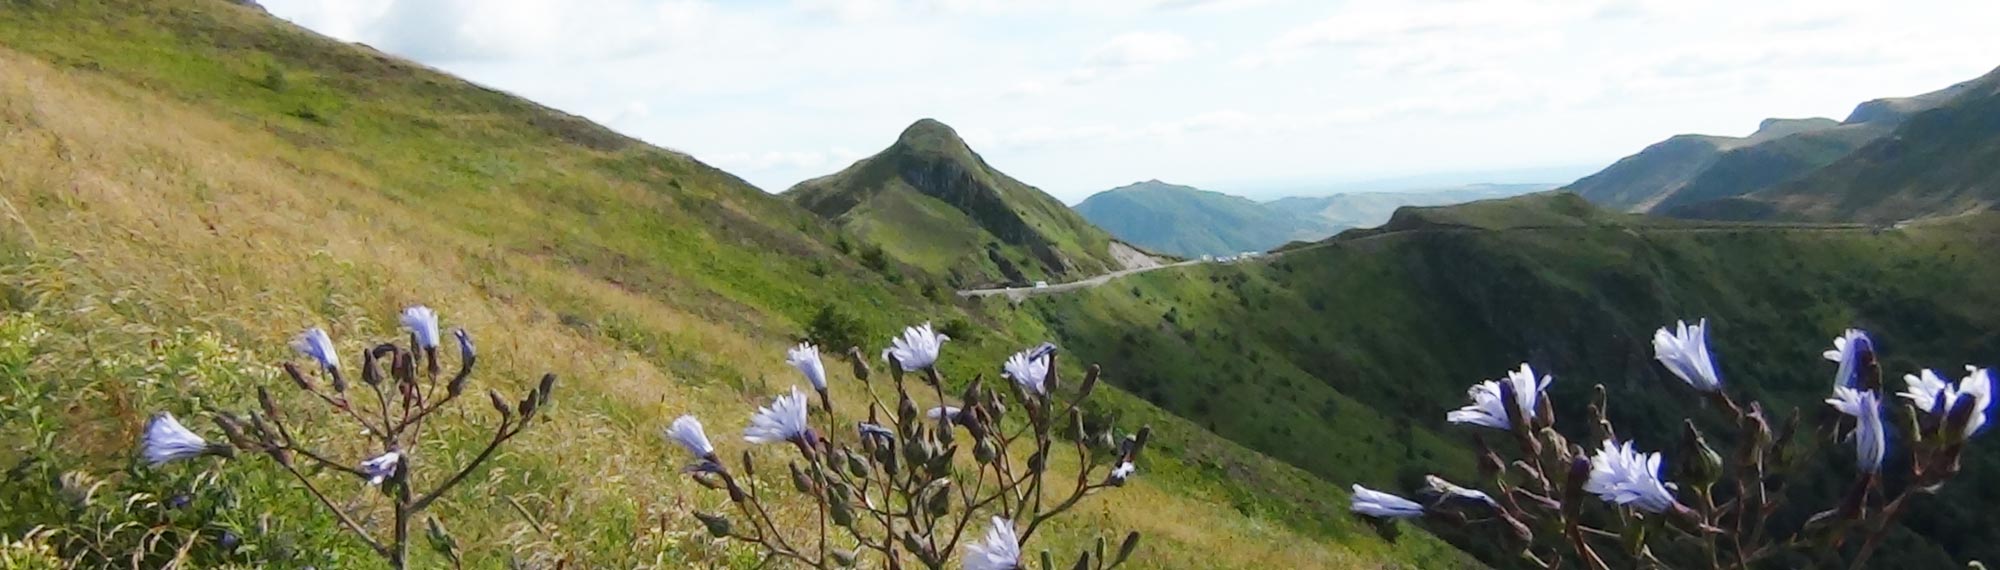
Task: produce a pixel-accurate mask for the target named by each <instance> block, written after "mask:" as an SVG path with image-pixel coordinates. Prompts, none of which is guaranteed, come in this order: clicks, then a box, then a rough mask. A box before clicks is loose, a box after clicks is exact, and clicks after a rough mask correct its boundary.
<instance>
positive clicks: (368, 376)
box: [361, 345, 395, 386]
mask: <svg viewBox="0 0 2000 570" xmlns="http://www.w3.org/2000/svg"><path fill="white" fill-rule="evenodd" d="M383 346H388V347H389V350H391V351H394V350H395V346H394V345H383ZM379 350H381V348H380V347H377V348H376V349H375V350H363V351H361V382H362V383H363V384H367V385H369V386H374V385H378V384H381V383H382V368H381V366H379V365H377V364H376V363H375V353H376V351H379Z"/></svg>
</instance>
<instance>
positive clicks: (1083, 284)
mask: <svg viewBox="0 0 2000 570" xmlns="http://www.w3.org/2000/svg"><path fill="white" fill-rule="evenodd" d="M1902 225H1904V224H1899V225H1898V226H1899V229H1900V226H1902ZM1595 229H1598V228H1594V227H1590V226H1517V227H1511V228H1498V229H1487V228H1473V227H1435V226H1433V227H1426V228H1421V229H1412V230H1396V231H1388V232H1382V233H1378V234H1374V235H1368V236H1362V237H1357V238H1350V239H1345V240H1342V239H1327V240H1323V241H1320V242H1318V243H1314V244H1311V245H1307V246H1303V247H1298V248H1293V249H1289V250H1284V251H1274V252H1270V253H1266V254H1264V255H1261V256H1258V257H1256V258H1253V259H1249V260H1240V261H1232V262H1228V263H1253V262H1262V261H1268V260H1270V259H1271V258H1275V257H1279V256H1282V255H1285V254H1289V253H1296V252H1301V251H1309V250H1314V249H1319V248H1322V247H1331V246H1335V245H1340V244H1343V243H1355V242H1361V241H1372V240H1376V239H1382V238H1388V237H1392V236H1401V235H1408V234H1412V233H1457V232H1464V233H1474V232H1507V231H1576V230H1595ZM1753 229H1754V230H1777V231H1794V232H1857V231H1880V230H1881V229H1882V228H1880V227H1874V226H1866V225H1861V224H1804V223H1798V224H1793V223H1769V224H1756V223H1742V224H1718V225H1712V226H1708V225H1696V226H1687V227H1653V228H1636V229H1628V231H1637V230H1644V231H1646V232H1663V233H1709V232H1737V231H1744V230H1753ZM1197 263H1224V262H1220V261H1201V260H1198V259H1197V260H1188V261H1182V262H1179V263H1169V264H1166V265H1156V266H1153V267H1141V268H1138V269H1126V270H1123V271H1113V272H1111V273H1106V274H1103V275H1099V276H1096V277H1091V278H1089V279H1084V280H1081V281H1071V282H1068V283H1050V284H1049V286H1047V287H1002V288H998V289H966V290H962V291H959V292H958V296H960V297H990V296H993V295H1006V296H1007V299H1008V300H1010V301H1014V302H1020V301H1022V300H1024V299H1027V298H1028V297H1034V296H1039V295H1054V294H1057V293H1066V292H1070V291H1079V290H1083V289H1089V288H1091V287H1096V286H1098V285H1103V284H1105V283H1108V282H1110V281H1111V280H1112V279H1117V278H1119V277H1124V276H1126V275H1135V274H1139V273H1145V272H1147V271H1155V270H1160V269H1167V268H1170V267H1185V266H1189V265H1194V264H1197Z"/></svg>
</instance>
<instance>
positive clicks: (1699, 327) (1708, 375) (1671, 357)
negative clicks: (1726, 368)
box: [1653, 319, 1722, 392]
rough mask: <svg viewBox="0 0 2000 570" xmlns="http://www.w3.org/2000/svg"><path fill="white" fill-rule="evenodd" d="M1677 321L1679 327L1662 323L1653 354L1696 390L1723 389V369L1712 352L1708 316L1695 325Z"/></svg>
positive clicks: (1656, 332) (1655, 335)
mask: <svg viewBox="0 0 2000 570" xmlns="http://www.w3.org/2000/svg"><path fill="white" fill-rule="evenodd" d="M1674 324H1675V326H1676V327H1677V328H1678V330H1675V331H1672V332H1669V330H1668V329H1667V328H1666V327H1660V330H1658V331H1655V332H1654V333H1653V357H1654V358H1657V359H1659V361H1660V364H1663V365H1666V367H1667V371H1668V372H1672V373H1674V376H1679V377H1680V379H1681V381H1683V382H1687V383H1688V385H1689V386H1693V387H1694V389H1695V390H1699V391H1702V392H1715V391H1716V390H1720V389H1722V373H1721V372H1719V371H1717V370H1716V368H1715V358H1714V357H1713V356H1711V355H1710V354H1709V352H1708V319H1702V320H1700V321H1697V322H1695V325H1694V326H1688V324H1687V322H1686V321H1677V322H1675V323H1674Z"/></svg>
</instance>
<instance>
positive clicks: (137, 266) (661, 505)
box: [0, 48, 1435, 568]
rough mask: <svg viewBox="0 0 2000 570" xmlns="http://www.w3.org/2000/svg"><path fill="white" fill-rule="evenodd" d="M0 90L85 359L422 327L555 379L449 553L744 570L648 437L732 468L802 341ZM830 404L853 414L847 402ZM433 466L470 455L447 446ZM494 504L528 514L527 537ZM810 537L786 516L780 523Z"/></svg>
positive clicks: (15, 84)
mask: <svg viewBox="0 0 2000 570" xmlns="http://www.w3.org/2000/svg"><path fill="white" fill-rule="evenodd" d="M0 77H5V78H6V80H5V81H0V127H4V130H0V200H4V203H0V219H4V220H6V222H5V224H4V228H5V229H4V230H0V238H4V240H0V244H7V246H9V247H18V248H22V249H26V250H28V251H25V252H16V253H19V254H21V255H20V256H19V257H20V258H22V259H27V260H29V261H27V262H24V264H23V265H21V266H20V267H16V268H15V274H16V275H21V276H25V277H27V278H31V279H32V280H33V281H34V282H33V283H29V284H20V285H23V286H24V287H32V288H33V289H34V290H35V291H37V292H39V293H42V294H45V296H46V297H45V300H44V301H43V302H44V303H45V304H44V305H42V306H39V307H36V310H38V311H51V312H56V313H60V314H61V315H62V317H63V318H64V319H66V320H67V321H68V322H71V323H92V324H94V325H95V326H98V327H102V328H103V329H106V330H116V331H120V332H118V333H116V334H106V335H105V336H104V338H106V339H109V340H122V342H123V343H124V344H123V345H118V346H110V347H91V350H92V351H93V352H91V353H89V354H101V353H100V352H96V351H116V350H140V349H141V348H142V347H143V345H144V344H145V343H146V342H147V341H146V340H145V339H147V338H149V337H150V336H153V335H158V334H161V333H162V331H166V330H169V329H171V328H173V327H182V326H185V327H189V328H192V329H195V330H199V331H207V332H213V333H214V334H216V335H219V337H220V338H221V339H223V340H224V341H225V342H227V343H230V344H232V345H234V346H236V347H238V348H241V349H242V350H245V351H248V352H249V354H251V355H253V358H254V359H255V360H257V361H260V362H273V361H275V360H277V359H280V358H284V357H286V355H285V354H284V349H283V343H284V341H285V340H287V339H289V338H290V336H291V335H292V334H295V332H296V331H298V330H299V329H301V328H303V327H306V326H310V325H323V326H327V327H328V328H329V330H330V331H331V332H332V333H333V334H334V336H335V337H336V339H337V340H339V341H342V342H343V344H342V346H343V347H346V348H348V349H350V350H354V349H358V347H359V345H360V343H361V342H362V341H363V340H365V339H378V338H382V337H385V336H387V335H391V334H394V328H393V327H394V322H393V319H392V318H391V315H393V311H394V310H396V309H397V308H399V307H401V306H404V305H406V304H410V303H416V302H423V303H427V304H430V305H431V306H433V307H436V308H438V309H439V310H440V312H441V313H442V314H443V315H444V317H445V319H446V321H447V324H448V325H449V326H463V327H465V328H467V329H469V330H471V331H473V333H474V335H475V336H476V338H477V339H478V340H479V342H480V345H481V352H482V360H481V364H482V367H483V371H482V372H481V373H480V374H477V375H475V383H478V384H480V385H476V386H475V387H474V389H475V390H482V389H484V388H487V387H493V388H497V389H500V390H502V391H503V392H507V393H513V394H518V393H520V392H521V391H522V390H524V389H525V388H526V387H527V386H528V385H529V383H530V382H531V381H532V380H533V379H534V378H535V377H536V376H538V375H539V374H540V373H542V372H544V371H551V372H555V373H557V374H558V375H560V376H561V378H562V379H563V380H562V382H561V384H560V387H559V389H558V396H557V399H558V401H559V402H561V403H560V404H559V407H558V408H557V410H556V412H555V413H554V414H552V415H551V416H550V417H551V418H553V420H552V421H551V422H550V423H548V424H545V425H540V426H536V427H535V428H533V429H531V430H529V431H528V432H527V434H526V435H525V436H524V437H523V438H522V439H521V440H518V443H517V444H515V445H514V446H512V447H511V448H510V451H508V452H507V453H506V454H505V455H503V456H502V457H500V459H499V460H498V462H497V466H496V468H495V469H494V470H493V471H492V472H491V474H490V475H488V476H486V477H484V478H482V479H481V480H479V481H478V482H477V483H476V484H473V485H469V486H468V487H467V488H466V490H464V491H461V492H459V493H457V494H456V496H454V497H452V499H451V500H449V501H447V504H446V505H445V506H444V507H443V508H444V509H445V514H446V515H447V516H448V517H450V519H449V520H452V521H453V522H454V523H455V525H456V526H455V528H454V530H455V531H456V532H457V533H459V535H460V539H461V540H462V541H464V542H466V543H468V544H471V545H474V546H473V548H474V551H473V558H472V560H473V562H475V563H476V565H477V566H480V567H492V566H498V565H500V564H501V562H502V560H504V556H505V555H507V554H509V553H514V554H518V555H520V556H522V557H523V558H527V559H540V560H552V559H557V558H566V559H570V560H572V561H574V562H576V563H578V564H580V565H581V566H583V567H633V566H649V565H657V566H670V567H671V566H678V565H682V564H690V563H699V564H730V563H732V562H731V561H734V562H733V563H741V562H744V561H746V560H748V559H747V558H744V557H743V556H741V552H740V550H738V551H737V552H738V554H737V555H734V556H732V555H730V554H729V549H727V548H718V547H716V546H714V545H711V544H709V542H708V541H707V540H706V539H704V538H700V533H699V532H698V528H699V527H698V526H697V525H695V524H693V521H692V519H691V518H690V517H688V516H687V513H688V511H690V510H692V509H696V508H715V507H716V506H717V502H718V501H719V500H720V497H717V496H716V495H714V494H713V493H711V492H707V491H705V490H703V489H700V488H699V487H697V486H695V485H692V484H691V483H689V482H688V481H687V480H686V479H685V478H683V477H680V476H678V475H677V473H676V469H675V468H676V466H677V465H679V463H680V461H681V458H679V457H676V456H675V455H673V453H672V451H671V450H669V449H668V447H667V446H666V445H665V444H664V443H662V442H661V441H660V439H659V437H658V435H657V434H658V430H659V428H660V427H662V426H663V425H664V424H665V423H666V422H667V421H668V420H670V419H671V418H672V417H673V416H674V415H677V414H679V413H683V412H688V411H693V412H696V413H699V414H701V415H702V416H703V418H704V419H705V420H706V421H708V423H709V426H710V430H711V434H712V435H713V436H714V437H716V439H717V440H718V442H722V445H723V446H724V447H725V448H727V449H738V448H740V446H741V445H742V444H741V443H740V441H739V440H738V438H735V437H733V436H731V435H730V434H735V433H738V432H739V430H740V429H741V427H742V424H743V423H744V421H745V419H746V417H747V415H748V412H749V411H750V409H751V404H753V403H754V402H756V401H758V400H760V399H761V398H762V397H763V396H762V394H764V393H765V390H763V389H762V387H764V386H770V387H782V386H784V385H786V384H789V383H791V382H792V381H793V380H792V379H793V375H792V373H791V371H790V370H789V369H788V368H786V367H785V366H784V364H783V362H782V347H783V346H784V345H785V344H786V343H787V342H788V341H789V340H790V339H789V338H787V336H786V331H790V330H795V327H796V325H794V324H793V323H789V322H785V321H784V320H783V319H782V318H781V317H776V316H771V315H764V314H756V313H749V314H743V313H742V312H741V311H740V310H737V309H733V308H730V307H727V306H724V307H720V308H711V307H707V306H702V305H699V304H692V303H690V302H688V301H686V300H681V299H671V298H662V296H661V295H659V294H658V293H657V290H653V291H638V290H634V289H632V288H628V287H624V286H621V285H619V284H616V283H612V282H608V281H607V280H605V279H603V278H601V277H599V276H597V275H594V274H592V273H591V272H590V271H588V270H587V269H584V268H579V267H578V266H577V265H576V264H574V263H571V262H569V261H568V260H566V259H564V258H563V257H562V256H560V255H535V254H533V253H532V252H524V251H521V249H519V248H518V247H515V246H514V245H513V244H506V245H503V244H499V243H496V241H495V239H494V238H493V237H490V236H492V235H495V234H507V235H511V234H516V233H526V232H537V231H541V230H540V229H538V228H536V227H534V222H533V221H534V220H536V219H537V213H538V212H540V210H541V208H542V207H543V205H542V204H538V203H537V202H536V200H537V199H538V198H537V197H535V196H527V195H522V194H507V193H490V194H487V195H485V197H484V198H482V200H485V202H484V203H481V204H466V203H458V202H435V203H411V199H410V198H409V196H408V195H406V194H393V193H386V192H383V191H381V187H382V186H383V185H385V184H391V183H393V182H391V181H384V180H380V179H378V178H377V176H376V174H375V171H374V170H373V169H372V168H371V166H370V165H368V164H363V163H360V162H357V161H356V160H354V158H353V157H352V156H351V155H347V154H342V153H336V152H324V151H322V150H321V149H318V148H315V147H313V146H311V145H300V144H298V143H297V141H296V140H293V139H291V138H287V135H286V134H284V133H285V132H286V131H285V129H283V128H280V127H278V126H273V125H271V124H269V123H266V122H264V121H263V120H262V119H259V118H256V117H252V116H232V115H230V114H226V113H221V114H219V113H216V112H215V110H214V109H213V108H212V107H205V106H202V105H199V104H193V103H189V102H186V101H182V100H177V99H173V98H169V97H164V96H161V95H159V94H157V93H154V92H152V91H149V90H147V89H144V88H142V87H139V86H135V85H133V84H130V83H126V82H122V81H119V80H116V79H113V78H108V77H104V76H99V75H94V74H91V73H88V72H85V71H78V70H74V69H59V68H58V67H56V66H52V65H50V64H49V63H46V62H44V61H42V60H39V59H37V58H35V57H32V56H29V55H25V54H23V53H20V52H17V51H13V50H8V49H4V48H0ZM419 158H420V157H419ZM557 160H561V161H570V160H574V159H573V158H567V157H564V158H559V159H557ZM603 191H605V192H609V193H611V194H610V195H613V196H623V197H624V198H625V199H628V200H631V201H634V202H644V201H649V200H658V199H660V198H659V197H658V196H657V195H654V194H649V193H648V191H647V190H645V189H643V188H641V187H640V186H638V185H636V184H625V185H618V184H610V185H608V186H607V187H606V188H604V189H603ZM461 207H472V208H478V209H480V210H483V211H488V212H495V213H496V214H495V215H493V216H492V217H491V220H490V222H491V225H489V226H485V227H484V228H483V231H482V232H474V231H470V230H468V229H466V228H465V227H464V226H460V225H448V224H440V223H433V220H432V217H431V216H432V214H431V212H433V211H435V210H439V209H448V208H461ZM500 212H507V213H510V214H511V215H499V214H498V213H500ZM661 278H662V279H665V280H668V281H674V280H675V279H676V278H675V277H673V276H661ZM672 287H673V289H670V290H681V289H680V288H686V289H687V290H694V289H698V286H696V285H691V284H685V283H678V282H676V284H675V285H672ZM716 311H721V313H717V312H716ZM568 312H579V313H586V314H592V315H615V316H617V317H618V318H621V319H626V320H630V321H632V322H635V323H639V324H640V325H642V326H643V328H644V329H645V330H646V331H650V332H653V333H654V334H656V335H657V336H653V337H650V341H651V342H653V343H656V344H657V345H658V346H657V347H648V348H658V349H660V350H671V351H672V352H673V353H675V354H684V355H693V356H690V357H688V358H690V359H692V360H693V361H694V362H696V363H697V364H703V363H707V364H713V363H727V364H728V365H729V366H730V367H731V368H730V369H731V370H736V371H739V372H741V373H742V375H743V376H744V377H743V378H741V379H740V380H741V381H742V382H741V384H740V385H739V384H736V383H734V381H735V380H737V379H730V378H715V377H705V376H704V375H702V374H699V373H690V372H686V371H677V370H676V369H675V368H674V367H669V366H663V365H662V362H661V361H662V360H663V359H662V358H660V357H653V356H648V355H646V354H641V353H639V352H635V351H634V350H633V349H632V347H627V346H620V345H619V344H618V343H616V342H613V341H612V340H610V339H607V338H606V336H605V335H603V334H591V333H590V332H589V331H588V330H587V329H586V328H581V327H578V326H573V325H571V324H565V322H564V315H565V314H566V313H568ZM718 314H720V315H721V317H720V318H719V317H718ZM68 356H69V357H72V358H79V359H83V358H90V357H91V356H86V355H84V354H70V355H68ZM836 368H838V367H836ZM690 369H691V370H696V371H699V370H704V369H706V368H702V367H700V366H693V367H690ZM836 376H839V377H844V376H845V375H844V374H837V375H836ZM168 380H169V381H171V380H172V379H168ZM104 390H105V391H106V393H109V394H113V395H116V394H122V393H125V392H126V391H128V390H136V389H128V388H124V387H119V386H110V387H106V388H105V389H104ZM237 397H238V398H240V395H239V396H237ZM837 397H840V398H843V399H844V400H846V401H859V393H858V392H856V391H854V389H853V388H851V387H849V388H845V389H843V391H842V392H841V393H840V394H839V395H838V396H837ZM292 401H293V403H295V404H296V403H300V400H298V399H292ZM468 408H469V410H470V413H469V414H468V415H467V416H466V419H464V420H458V422H459V424H460V427H463V428H465V429H469V430H473V431H475V432H476V431H477V429H478V428H477V427H476V426H482V425H487V420H486V419H484V418H481V417H479V413H481V412H484V409H483V406H468ZM70 413H71V415H72V420H73V421H74V422H75V423H76V425H77V426H79V428H80V429H77V430H74V431H72V432H69V433H66V434H64V435H63V436H62V437H61V441H60V445H62V446H64V447H65V448H67V449H75V450H78V451H79V452H80V453H85V454H89V455H92V456H96V457H101V458H104V460H105V462H116V461H121V459H119V458H122V457H124V455H123V454H125V453H128V452H127V451H125V450H124V449H122V444H123V442H125V441H128V440H129V439H130V437H131V434H133V433H136V431H137V428H138V426H139V424H140V422H141V421H142V420H143V414H144V413H145V410H141V409H136V408H123V409H100V410H73V411H71V412H70ZM320 435H322V436H325V435H326V434H325V433H323V432H322V433H321V434H320ZM431 452H432V453H436V454H438V455H440V456H442V455H451V454H463V453H464V451H463V450H462V449H459V448H456V447H451V446H441V447H439V448H438V449H435V450H431ZM239 461H240V462H243V463H254V462H255V461H258V460H248V459H245V460H239ZM230 468H231V469H259V468H260V467H258V466H256V465H251V464H245V465H235V466H232V467H230ZM1058 468H1059V469H1060V468H1062V467H1061V466H1058ZM354 495H355V496H361V495H362V494H360V493H354ZM503 495H504V496H507V497H513V498H515V499H517V500H521V501H522V502H523V504H524V505H526V506H528V507H530V508H532V509H534V510H536V511H537V512H535V513H534V515H535V516H536V517H538V518H539V519H540V520H538V521H537V522H538V523H540V526H541V527H542V529H541V530H539V531H538V530H536V529H535V528H533V525H530V524H528V523H527V522H526V521H524V520H523V518H522V517H520V516H518V515H517V514H516V513H514V512H513V510H512V508H511V507H508V506H506V504H505V503H504V501H502V496H503ZM1329 499H1330V500H1339V499H1332V498H1329ZM799 506H803V505H799ZM282 514H284V515H287V516H296V517H310V516H319V515H317V514H312V513H307V512H289V513H282ZM809 514H810V513H807V512H805V511H803V510H791V511H788V512H786V513H784V515H783V518H786V519H791V520H800V519H802V518H803V517H806V516H808V515H809ZM615 521H623V522H622V523H618V524H613V523H614V522H615ZM611 527H615V528H611ZM1100 527H1103V528H1109V529H1112V530H1111V531H1109V532H1107V534H1109V533H1111V532H1122V529H1136V530H1140V531H1142V532H1144V533H1145V534H1146V536H1147V539H1146V543H1145V547H1144V548H1142V550H1141V552H1140V554H1139V556H1138V559H1137V564H1136V566H1137V567H1141V568H1170V567H1171V568H1210V567H1215V568H1248V567H1280V568H1337V567H1350V566H1373V565H1377V564H1381V563H1382V560H1384V556H1387V554H1386V553H1387V552H1388V549H1389V547H1387V546H1384V545H1381V543H1379V542H1371V540H1372V539H1363V538H1355V539H1353V540H1350V541H1344V542H1347V543H1335V542H1331V541H1329V540H1327V539H1324V538H1308V537H1305V536H1302V535H1300V534H1298V533H1297V532H1295V531H1293V530H1291V529H1290V528H1288V527H1285V526H1283V525H1280V524H1276V523H1273V522H1270V521H1266V520H1262V519H1256V518H1251V517H1246V516H1244V515H1243V514H1242V513H1240V512H1237V511H1236V510H1235V509H1233V508H1231V507H1230V506H1229V505H1228V501H1227V500H1226V499H1224V498H1222V497H1218V496H1211V495H1210V494H1208V493H1204V492H1202V491H1200V490H1197V489H1186V488H1178V489H1168V488H1162V487H1159V486H1157V485H1155V484H1153V483H1151V482H1148V481H1147V480H1146V479H1145V478H1144V477H1143V476H1142V477H1141V478H1140V479H1139V480H1138V483H1137V484H1135V485H1133V486H1132V487H1130V488H1128V489H1125V490H1121V491H1119V492H1116V493H1111V494H1107V495H1103V496H1101V497H1100V498H1097V499H1094V500H1092V501H1090V502H1087V503H1086V504H1085V506H1084V507H1083V508H1081V509H1079V510H1078V511H1077V514H1076V516H1075V517H1074V518H1073V519H1072V520H1069V521H1066V522H1065V523H1063V524H1061V525H1060V526H1058V527H1056V528H1055V530H1054V532H1053V533H1052V534H1051V535H1050V540H1049V541H1048V546H1051V547H1053V549H1055V550H1056V551H1057V552H1066V551H1068V552H1073V551H1074V550H1075V549H1077V548H1081V547H1082V546H1083V545H1086V544H1088V543H1089V541H1091V540H1094V538H1095V534H1093V533H1094V532H1096V531H1097V529H1099V528H1100ZM1113 539H1114V540H1115V536H1113ZM1348 543H1351V544H1348ZM1356 544H1361V545H1364V546H1361V547H1360V548H1362V549H1363V551H1361V552H1356V551H1355V550H1354V548H1356V546H1355V545H1356ZM1422 548H1435V547H1434V546H1425V547H1422Z"/></svg>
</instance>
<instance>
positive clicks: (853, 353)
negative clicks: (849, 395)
mask: <svg viewBox="0 0 2000 570" xmlns="http://www.w3.org/2000/svg"><path fill="white" fill-rule="evenodd" d="M847 360H848V361H849V362H852V363H854V379H855V380H860V381H861V385H863V386H866V385H868V357H866V356H862V355H861V348H860V347H855V346H850V347H847Z"/></svg>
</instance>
